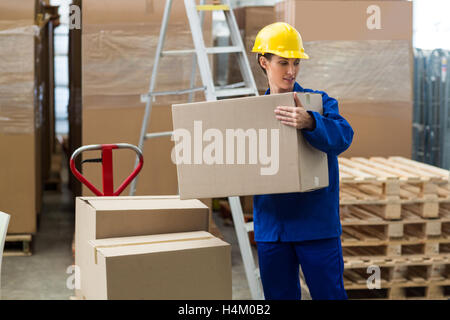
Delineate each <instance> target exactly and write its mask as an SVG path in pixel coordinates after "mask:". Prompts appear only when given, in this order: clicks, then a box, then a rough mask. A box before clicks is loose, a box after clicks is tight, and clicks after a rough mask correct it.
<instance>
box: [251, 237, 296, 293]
mask: <svg viewBox="0 0 450 320" xmlns="http://www.w3.org/2000/svg"><path fill="white" fill-rule="evenodd" d="M257 248H258V262H259V271H260V274H261V281H262V285H263V289H264V296H265V298H266V299H267V300H300V298H301V291H300V281H299V264H298V260H297V256H296V254H295V249H294V247H293V245H292V243H290V242H258V246H257Z"/></svg>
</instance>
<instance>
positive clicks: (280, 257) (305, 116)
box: [252, 22, 353, 300]
mask: <svg viewBox="0 0 450 320" xmlns="http://www.w3.org/2000/svg"><path fill="white" fill-rule="evenodd" d="M252 51H253V52H257V53H258V57H257V58H258V63H259V65H260V66H261V68H262V69H263V71H264V73H265V74H266V75H267V80H268V83H269V89H268V90H267V92H266V94H276V93H284V92H293V91H294V92H312V93H319V94H321V95H322V100H323V115H321V114H319V113H317V112H312V111H306V110H305V108H304V107H303V106H302V104H301V102H300V100H299V99H298V98H297V96H296V95H295V94H293V97H292V98H293V99H294V102H295V107H292V106H277V107H276V109H275V116H276V118H277V119H278V120H279V121H281V123H283V124H284V125H287V126H292V127H294V128H296V129H297V130H301V132H302V134H303V136H304V137H305V139H306V140H307V141H308V142H309V143H310V144H311V145H312V146H313V147H315V148H316V149H319V150H321V151H323V152H325V153H326V154H327V156H328V175H329V186H328V187H326V188H322V189H319V190H315V191H311V192H304V193H285V194H269V195H257V196H254V199H253V201H254V204H253V207H254V209H253V213H254V231H255V240H256V241H257V248H258V261H259V268H260V274H261V280H262V284H263V289H264V295H265V298H266V299H283V300H291V299H300V298H301V291H300V282H299V265H300V266H301V268H302V271H303V274H304V276H305V281H306V284H307V285H308V288H309V291H310V293H311V297H312V298H313V299H321V300H325V299H347V294H346V292H345V289H344V283H343V272H344V263H343V258H342V247H341V240H340V235H341V232H342V228H341V224H340V218H339V168H338V161H337V156H338V155H339V154H340V153H342V152H343V151H345V150H346V149H347V148H348V147H349V146H350V144H351V142H352V139H353V129H352V128H351V126H350V125H349V123H348V122H347V121H346V120H345V119H344V118H343V117H342V116H340V115H339V111H338V102H337V100H336V99H334V98H331V97H329V96H328V95H327V94H326V93H325V92H323V91H316V90H311V89H304V88H302V87H301V86H300V85H299V84H298V83H297V82H296V81H295V79H296V77H297V75H298V72H299V70H300V59H309V57H308V55H307V54H306V53H305V51H304V48H303V43H302V38H301V36H300V34H299V32H298V31H297V30H296V29H295V28H293V27H292V26H290V25H289V24H287V23H281V22H277V23H274V24H271V25H268V26H266V27H264V28H263V29H261V31H260V32H259V33H258V35H257V36H256V39H255V45H254V47H253V50H252Z"/></svg>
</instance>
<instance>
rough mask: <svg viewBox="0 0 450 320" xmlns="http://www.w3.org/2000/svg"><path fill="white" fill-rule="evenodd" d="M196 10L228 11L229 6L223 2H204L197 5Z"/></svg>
mask: <svg viewBox="0 0 450 320" xmlns="http://www.w3.org/2000/svg"><path fill="white" fill-rule="evenodd" d="M197 10H198V11H228V10H230V7H229V6H227V5H225V4H204V5H197Z"/></svg>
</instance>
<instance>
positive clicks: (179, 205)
mask: <svg viewBox="0 0 450 320" xmlns="http://www.w3.org/2000/svg"><path fill="white" fill-rule="evenodd" d="M75 210H76V213H75V264H76V265H77V266H78V267H79V268H80V275H81V291H78V290H77V296H81V295H82V292H83V288H84V287H85V286H86V281H87V279H86V277H84V276H83V272H84V270H86V268H87V266H89V265H90V264H92V259H91V258H92V257H91V255H89V254H88V252H89V250H88V249H89V247H88V246H89V245H88V240H96V239H104V238H113V237H126V236H142V235H152V234H161V233H171V232H189V231H208V222H209V221H208V207H207V206H206V205H204V204H203V203H201V202H200V201H199V200H189V201H186V200H180V199H179V197H178V196H149V197H78V198H77V199H76V209H75Z"/></svg>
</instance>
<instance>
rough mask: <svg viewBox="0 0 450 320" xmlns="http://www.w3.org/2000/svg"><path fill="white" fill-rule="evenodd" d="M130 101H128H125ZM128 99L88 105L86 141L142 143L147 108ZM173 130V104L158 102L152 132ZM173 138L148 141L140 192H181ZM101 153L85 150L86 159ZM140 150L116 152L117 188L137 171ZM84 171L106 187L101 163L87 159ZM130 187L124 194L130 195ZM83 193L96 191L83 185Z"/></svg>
mask: <svg viewBox="0 0 450 320" xmlns="http://www.w3.org/2000/svg"><path fill="white" fill-rule="evenodd" d="M125 101H128V102H125ZM129 101H130V100H124V105H123V107H114V105H112V104H111V107H110V108H93V107H91V108H88V109H85V110H84V111H83V122H82V123H83V140H82V141H83V145H88V144H98V143H99V144H104V143H118V142H126V143H131V144H134V145H138V143H139V133H140V130H141V128H140V126H141V121H142V117H143V116H144V108H143V107H140V106H139V105H137V106H132V104H131V103H130V102H129ZM170 130H172V119H171V110H170V107H169V106H154V107H153V110H152V115H151V119H150V124H149V131H148V132H156V131H170ZM172 147H173V142H172V141H171V140H170V137H161V138H157V139H151V140H148V141H146V143H145V147H144V166H143V168H142V170H141V172H140V173H139V176H138V182H137V190H136V195H158V194H177V193H178V186H177V172H176V166H175V165H174V164H173V163H172V161H171V158H170V152H171V150H172ZM99 154H100V153H97V152H91V153H84V154H83V159H88V158H93V157H96V156H97V155H99ZM135 160H136V154H135V153H134V152H132V151H128V150H122V151H120V150H118V151H115V152H113V161H114V162H113V169H114V185H115V188H117V187H118V186H119V185H120V184H121V182H122V181H123V180H124V179H125V178H126V177H127V176H128V175H129V174H130V173H131V172H132V171H133V168H134V164H135ZM83 175H84V176H85V177H86V178H87V179H88V180H89V181H91V182H92V183H93V184H94V185H96V186H97V187H98V188H100V189H101V188H102V169H101V164H96V163H86V164H84V165H83ZM129 190H130V187H128V188H126V189H125V190H124V191H123V192H122V195H129ZM83 195H92V193H91V191H90V190H89V189H87V188H86V187H85V186H83Z"/></svg>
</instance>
